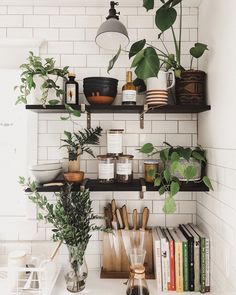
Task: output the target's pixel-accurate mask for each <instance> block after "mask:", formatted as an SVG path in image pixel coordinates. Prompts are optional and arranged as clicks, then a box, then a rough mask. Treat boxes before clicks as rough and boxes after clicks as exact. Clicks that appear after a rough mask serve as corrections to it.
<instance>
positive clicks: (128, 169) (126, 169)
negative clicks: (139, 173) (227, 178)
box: [116, 155, 134, 183]
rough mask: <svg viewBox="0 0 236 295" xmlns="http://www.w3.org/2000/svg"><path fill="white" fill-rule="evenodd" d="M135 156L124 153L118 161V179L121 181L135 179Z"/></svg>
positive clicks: (127, 181) (125, 181)
mask: <svg viewBox="0 0 236 295" xmlns="http://www.w3.org/2000/svg"><path fill="white" fill-rule="evenodd" d="M133 157H134V156H132V155H122V156H118V157H117V161H116V180H117V182H120V183H129V182H132V180H133Z"/></svg>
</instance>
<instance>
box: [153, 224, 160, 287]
mask: <svg viewBox="0 0 236 295" xmlns="http://www.w3.org/2000/svg"><path fill="white" fill-rule="evenodd" d="M152 234H153V256H154V271H155V277H156V281H157V291H162V271H161V269H162V265H161V239H160V237H159V235H158V234H157V231H156V230H153V231H152Z"/></svg>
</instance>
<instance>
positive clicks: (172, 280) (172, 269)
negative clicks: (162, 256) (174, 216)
mask: <svg viewBox="0 0 236 295" xmlns="http://www.w3.org/2000/svg"><path fill="white" fill-rule="evenodd" d="M165 233H166V236H167V239H168V241H169V253H170V283H169V284H168V290H169V291H175V290H176V286H175V243H174V239H173V237H172V236H171V235H170V232H169V229H168V228H165Z"/></svg>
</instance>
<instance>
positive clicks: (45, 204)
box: [19, 177, 105, 264]
mask: <svg viewBox="0 0 236 295" xmlns="http://www.w3.org/2000/svg"><path fill="white" fill-rule="evenodd" d="M19 183H20V184H21V185H22V186H23V188H24V189H26V188H29V189H30V191H31V193H30V194H29V195H28V198H29V199H30V200H31V201H32V202H33V203H35V204H36V205H37V206H38V207H39V208H40V209H41V212H42V213H39V214H38V219H41V220H45V221H46V222H48V223H50V224H52V226H53V230H52V231H53V236H52V238H53V240H54V241H63V242H64V243H65V244H66V245H67V246H69V247H72V248H77V249H79V251H78V252H77V256H78V257H77V259H78V261H79V263H81V264H82V262H83V257H84V253H85V250H86V248H87V245H88V242H89V239H90V238H91V232H92V231H95V230H102V231H105V227H104V226H97V225H96V224H95V221H96V220H97V219H102V217H101V216H98V215H96V214H94V212H93V209H92V200H91V199H90V194H89V191H88V190H86V191H83V192H81V191H72V189H71V185H70V184H66V185H65V186H63V188H62V189H61V191H60V192H59V193H56V202H55V203H50V202H49V201H48V199H47V198H46V197H45V196H43V195H41V194H40V193H39V192H38V191H37V184H36V183H35V182H34V181H31V180H30V179H27V180H26V179H25V178H24V177H20V179H19Z"/></svg>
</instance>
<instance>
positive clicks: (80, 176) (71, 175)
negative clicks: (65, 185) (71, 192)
mask: <svg viewBox="0 0 236 295" xmlns="http://www.w3.org/2000/svg"><path fill="white" fill-rule="evenodd" d="M64 178H65V180H66V181H67V182H70V183H81V182H82V181H83V180H84V172H83V171H77V172H67V173H64Z"/></svg>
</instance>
